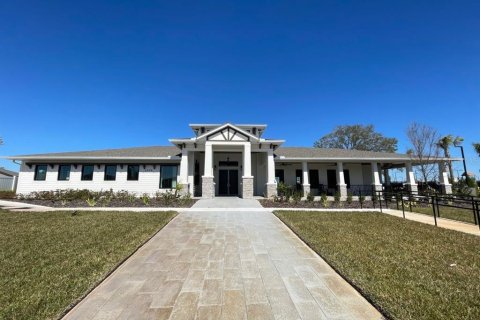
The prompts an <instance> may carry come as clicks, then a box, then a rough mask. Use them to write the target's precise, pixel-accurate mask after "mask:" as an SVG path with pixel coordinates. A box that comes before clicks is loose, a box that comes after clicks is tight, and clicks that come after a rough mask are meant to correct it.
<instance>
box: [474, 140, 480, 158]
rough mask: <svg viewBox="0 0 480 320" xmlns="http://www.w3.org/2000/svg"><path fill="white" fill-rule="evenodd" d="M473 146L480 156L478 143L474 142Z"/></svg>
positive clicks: (479, 144)
mask: <svg viewBox="0 0 480 320" xmlns="http://www.w3.org/2000/svg"><path fill="white" fill-rule="evenodd" d="M473 148H474V149H475V151H477V153H478V156H479V157H480V143H474V144H473Z"/></svg>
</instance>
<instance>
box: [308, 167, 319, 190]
mask: <svg viewBox="0 0 480 320" xmlns="http://www.w3.org/2000/svg"><path fill="white" fill-rule="evenodd" d="M308 180H309V181H310V188H312V189H318V187H319V185H320V181H319V179H318V170H309V171H308Z"/></svg>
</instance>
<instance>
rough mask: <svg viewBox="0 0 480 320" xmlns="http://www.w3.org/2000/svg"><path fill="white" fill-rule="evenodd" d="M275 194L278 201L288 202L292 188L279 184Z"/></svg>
mask: <svg viewBox="0 0 480 320" xmlns="http://www.w3.org/2000/svg"><path fill="white" fill-rule="evenodd" d="M277 193H278V197H279V198H280V201H282V202H283V201H286V202H290V198H291V197H292V194H293V188H292V187H290V186H288V185H286V184H285V183H283V182H280V183H279V184H278V186H277Z"/></svg>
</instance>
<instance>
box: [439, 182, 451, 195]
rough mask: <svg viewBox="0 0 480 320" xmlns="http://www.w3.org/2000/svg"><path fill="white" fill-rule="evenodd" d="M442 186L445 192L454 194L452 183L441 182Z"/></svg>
mask: <svg viewBox="0 0 480 320" xmlns="http://www.w3.org/2000/svg"><path fill="white" fill-rule="evenodd" d="M440 188H441V190H442V193H443V194H452V185H451V184H441V185H440Z"/></svg>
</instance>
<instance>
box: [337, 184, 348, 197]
mask: <svg viewBox="0 0 480 320" xmlns="http://www.w3.org/2000/svg"><path fill="white" fill-rule="evenodd" d="M337 187H338V192H340V198H342V199H344V198H346V197H347V195H348V190H347V185H346V184H338V185H337Z"/></svg>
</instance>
